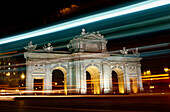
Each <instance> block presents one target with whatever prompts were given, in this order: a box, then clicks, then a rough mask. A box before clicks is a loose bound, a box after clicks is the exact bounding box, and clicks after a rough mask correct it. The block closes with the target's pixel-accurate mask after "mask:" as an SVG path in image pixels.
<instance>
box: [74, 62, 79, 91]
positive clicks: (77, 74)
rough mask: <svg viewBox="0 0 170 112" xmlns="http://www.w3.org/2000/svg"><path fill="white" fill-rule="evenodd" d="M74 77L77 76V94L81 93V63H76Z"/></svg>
mask: <svg viewBox="0 0 170 112" xmlns="http://www.w3.org/2000/svg"><path fill="white" fill-rule="evenodd" d="M74 69H75V71H74V75H75V79H76V80H75V82H76V83H75V85H76V93H78V94H79V93H80V63H79V61H76V62H75V65H74Z"/></svg>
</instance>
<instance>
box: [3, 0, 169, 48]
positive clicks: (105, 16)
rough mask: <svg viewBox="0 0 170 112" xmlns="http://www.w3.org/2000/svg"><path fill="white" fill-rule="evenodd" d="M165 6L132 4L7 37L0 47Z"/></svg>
mask: <svg viewBox="0 0 170 112" xmlns="http://www.w3.org/2000/svg"><path fill="white" fill-rule="evenodd" d="M167 4H170V0H148V1H144V2H141V3H137V4H134V5H130V6H126V7H122V8H119V9H115V10H111V11H107V12H103V13H99V14H95V15H91V16H87V17H84V18H80V19H76V20H72V21H68V22H65V23H61V24H57V25H53V26H50V27H46V28H42V29H39V30H35V31H32V32H28V33H24V34H21V35H16V36H11V37H7V38H4V39H0V45H1V44H5V43H9V42H14V41H18V40H22V39H27V38H31V37H36V36H40V35H44V34H49V33H53V32H58V31H62V30H66V29H69V28H73V27H76V26H80V25H85V24H88V23H92V22H96V21H100V20H104V19H109V18H113V17H117V16H121V15H125V14H129V13H134V12H138V11H142V10H147V9H150V8H155V7H159V6H163V5H167Z"/></svg>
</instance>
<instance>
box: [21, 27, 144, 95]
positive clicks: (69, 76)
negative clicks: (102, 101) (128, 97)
mask: <svg viewBox="0 0 170 112" xmlns="http://www.w3.org/2000/svg"><path fill="white" fill-rule="evenodd" d="M106 44H107V41H106V40H105V39H104V36H103V35H101V34H100V33H99V32H92V33H88V32H87V33H86V32H85V29H82V32H81V34H80V35H77V36H75V37H74V38H73V39H72V40H70V42H69V43H68V45H67V47H68V49H69V51H70V53H65V54H61V53H56V52H53V47H52V46H51V44H50V43H49V44H48V45H47V46H44V47H43V49H44V51H46V52H45V53H36V52H33V51H34V50H35V49H36V45H32V42H30V43H29V44H28V46H26V47H25V49H26V50H28V52H26V53H25V54H24V56H25V58H26V65H27V66H26V87H27V90H31V91H32V90H43V91H52V90H56V92H61V91H59V90H63V92H64V93H65V94H67V93H75V94H114V93H121V94H123V93H137V92H141V91H143V85H142V80H141V64H140V60H141V59H142V58H140V57H139V56H138V50H137V49H136V51H133V53H134V54H133V56H132V55H131V56H129V55H128V50H127V49H126V48H125V47H124V48H123V50H120V55H116V56H115V55H112V54H110V53H109V52H107V47H106ZM35 82H37V83H35Z"/></svg>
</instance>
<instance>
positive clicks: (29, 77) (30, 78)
mask: <svg viewBox="0 0 170 112" xmlns="http://www.w3.org/2000/svg"><path fill="white" fill-rule="evenodd" d="M32 74H33V64H32V63H31V62H29V61H27V68H26V90H29V91H32V90H33V88H34V86H33V85H34V79H33V76H32Z"/></svg>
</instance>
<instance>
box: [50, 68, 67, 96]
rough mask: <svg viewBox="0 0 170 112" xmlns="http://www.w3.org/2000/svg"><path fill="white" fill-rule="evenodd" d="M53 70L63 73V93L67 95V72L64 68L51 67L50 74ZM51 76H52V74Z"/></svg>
mask: <svg viewBox="0 0 170 112" xmlns="http://www.w3.org/2000/svg"><path fill="white" fill-rule="evenodd" d="M54 70H60V71H62V72H63V74H64V93H65V94H66V95H67V73H68V72H67V70H66V68H65V67H62V66H55V67H53V69H52V70H51V74H52V72H53V71H54ZM52 75H53V74H52Z"/></svg>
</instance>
